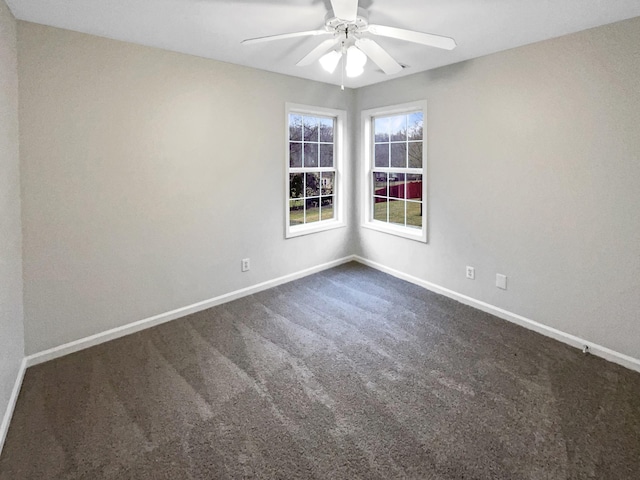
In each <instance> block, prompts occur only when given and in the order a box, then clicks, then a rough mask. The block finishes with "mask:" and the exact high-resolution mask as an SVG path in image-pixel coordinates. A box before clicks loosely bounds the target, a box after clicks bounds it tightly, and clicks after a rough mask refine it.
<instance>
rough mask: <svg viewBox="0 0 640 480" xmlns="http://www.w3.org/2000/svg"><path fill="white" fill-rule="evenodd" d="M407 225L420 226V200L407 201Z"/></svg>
mask: <svg viewBox="0 0 640 480" xmlns="http://www.w3.org/2000/svg"><path fill="white" fill-rule="evenodd" d="M407 226H410V227H420V228H421V227H422V202H407Z"/></svg>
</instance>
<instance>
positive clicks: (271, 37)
mask: <svg viewBox="0 0 640 480" xmlns="http://www.w3.org/2000/svg"><path fill="white" fill-rule="evenodd" d="M329 33H331V32H328V31H326V30H308V31H306V32H293V33H282V34H280V35H269V36H267V37H257V38H247V39H246V40H243V41H242V42H240V43H242V44H243V45H252V44H254V43H263V42H270V41H272V40H283V39H285V38H297V37H312V36H313V37H315V36H316V35H327V34H329Z"/></svg>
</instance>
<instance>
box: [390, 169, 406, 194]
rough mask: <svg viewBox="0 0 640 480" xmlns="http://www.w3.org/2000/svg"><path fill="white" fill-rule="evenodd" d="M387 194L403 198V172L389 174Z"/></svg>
mask: <svg viewBox="0 0 640 480" xmlns="http://www.w3.org/2000/svg"><path fill="white" fill-rule="evenodd" d="M389 196H390V197H393V198H404V173H390V174H389Z"/></svg>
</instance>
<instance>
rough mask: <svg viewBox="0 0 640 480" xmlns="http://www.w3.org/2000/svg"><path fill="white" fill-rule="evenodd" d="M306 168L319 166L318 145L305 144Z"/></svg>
mask: <svg viewBox="0 0 640 480" xmlns="http://www.w3.org/2000/svg"><path fill="white" fill-rule="evenodd" d="M304 166H305V167H317V166H318V144H317V143H305V144H304Z"/></svg>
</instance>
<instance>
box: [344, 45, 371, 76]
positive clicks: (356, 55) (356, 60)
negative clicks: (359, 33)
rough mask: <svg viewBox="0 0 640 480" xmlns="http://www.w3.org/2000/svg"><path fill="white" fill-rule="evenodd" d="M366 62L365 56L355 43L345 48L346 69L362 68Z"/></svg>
mask: <svg viewBox="0 0 640 480" xmlns="http://www.w3.org/2000/svg"><path fill="white" fill-rule="evenodd" d="M366 63H367V56H366V55H365V53H364V52H363V51H362V50H360V49H359V48H358V47H356V46H355V45H351V46H350V47H349V48H347V70H354V71H355V70H358V69H363V68H364V66H365V64H366Z"/></svg>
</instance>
